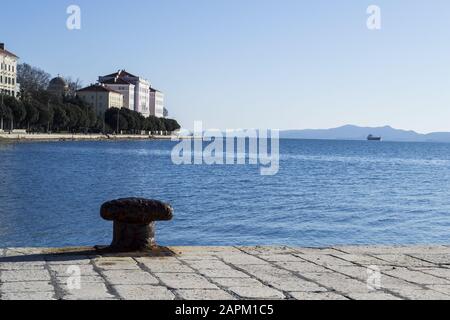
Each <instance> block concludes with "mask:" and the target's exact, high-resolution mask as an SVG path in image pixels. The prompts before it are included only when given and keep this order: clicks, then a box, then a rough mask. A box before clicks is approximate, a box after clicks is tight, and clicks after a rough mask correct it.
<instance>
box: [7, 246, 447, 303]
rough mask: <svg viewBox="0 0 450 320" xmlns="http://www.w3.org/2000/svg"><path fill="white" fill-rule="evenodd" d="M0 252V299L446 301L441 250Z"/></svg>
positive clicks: (444, 257) (444, 262) (277, 248)
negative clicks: (105, 253) (168, 253)
mask: <svg viewBox="0 0 450 320" xmlns="http://www.w3.org/2000/svg"><path fill="white" fill-rule="evenodd" d="M169 249H170V250H171V252H173V254H171V255H167V254H166V253H167V251H165V254H164V255H161V254H153V253H152V252H147V253H133V254H118V255H114V254H109V255H103V256H102V255H100V254H99V253H98V252H97V251H96V250H95V249H94V248H65V249H64V248H63V249H52V248H5V249H0V299H1V300H172V299H177V300H217V299H220V300H245V299H289V300H398V299H401V300H409V299H413V300H427V299H439V300H441V299H443V300H450V246H409V247H400V246H381V247H369V246H359V247H349V246H343V247H333V248H297V247H287V246H273V247H171V248H169Z"/></svg>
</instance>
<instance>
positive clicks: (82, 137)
mask: <svg viewBox="0 0 450 320" xmlns="http://www.w3.org/2000/svg"><path fill="white" fill-rule="evenodd" d="M173 137H174V136H172V135H168V136H165V135H133V134H121V135H103V134H79V133H78V134H70V133H48V134H46V133H36V134H27V133H5V132H3V133H2V132H0V142H1V141H6V142H7V141H98V140H112V141H114V140H171V139H172V138H173Z"/></svg>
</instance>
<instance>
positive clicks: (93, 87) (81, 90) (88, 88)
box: [77, 85, 121, 94]
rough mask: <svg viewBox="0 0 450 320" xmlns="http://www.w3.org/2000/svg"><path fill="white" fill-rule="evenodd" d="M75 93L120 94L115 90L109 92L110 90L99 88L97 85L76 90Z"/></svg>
mask: <svg viewBox="0 0 450 320" xmlns="http://www.w3.org/2000/svg"><path fill="white" fill-rule="evenodd" d="M77 92H113V93H118V94H121V93H120V92H117V91H115V90H111V89H110V88H107V87H104V86H99V85H92V86H89V87H86V88H83V89H80V90H78V91H77Z"/></svg>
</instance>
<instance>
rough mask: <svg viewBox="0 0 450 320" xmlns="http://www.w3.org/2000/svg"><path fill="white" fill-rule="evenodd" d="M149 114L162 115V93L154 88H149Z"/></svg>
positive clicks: (161, 116)
mask: <svg viewBox="0 0 450 320" xmlns="http://www.w3.org/2000/svg"><path fill="white" fill-rule="evenodd" d="M150 115H152V116H155V117H158V118H163V117H164V93H162V92H161V91H158V90H156V89H154V88H150Z"/></svg>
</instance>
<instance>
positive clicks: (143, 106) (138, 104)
mask: <svg viewBox="0 0 450 320" xmlns="http://www.w3.org/2000/svg"><path fill="white" fill-rule="evenodd" d="M98 82H100V83H102V84H104V85H105V86H106V87H109V88H111V89H113V90H117V91H118V92H122V94H123V95H124V97H125V105H128V108H129V109H132V110H134V111H137V112H139V113H141V114H142V115H144V116H145V117H148V116H150V82H148V81H147V80H146V79H144V78H141V77H138V76H135V75H133V74H131V73H129V72H127V71H125V70H119V71H117V72H116V73H112V74H109V75H106V76H101V77H99V78H98ZM119 82H120V83H119ZM126 83H129V84H132V85H134V101H133V102H134V108H131V106H132V104H131V102H132V100H131V99H130V97H132V96H133V88H132V86H126ZM119 84H121V85H119ZM118 87H120V88H118ZM127 96H128V98H127ZM127 100H128V102H127Z"/></svg>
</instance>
